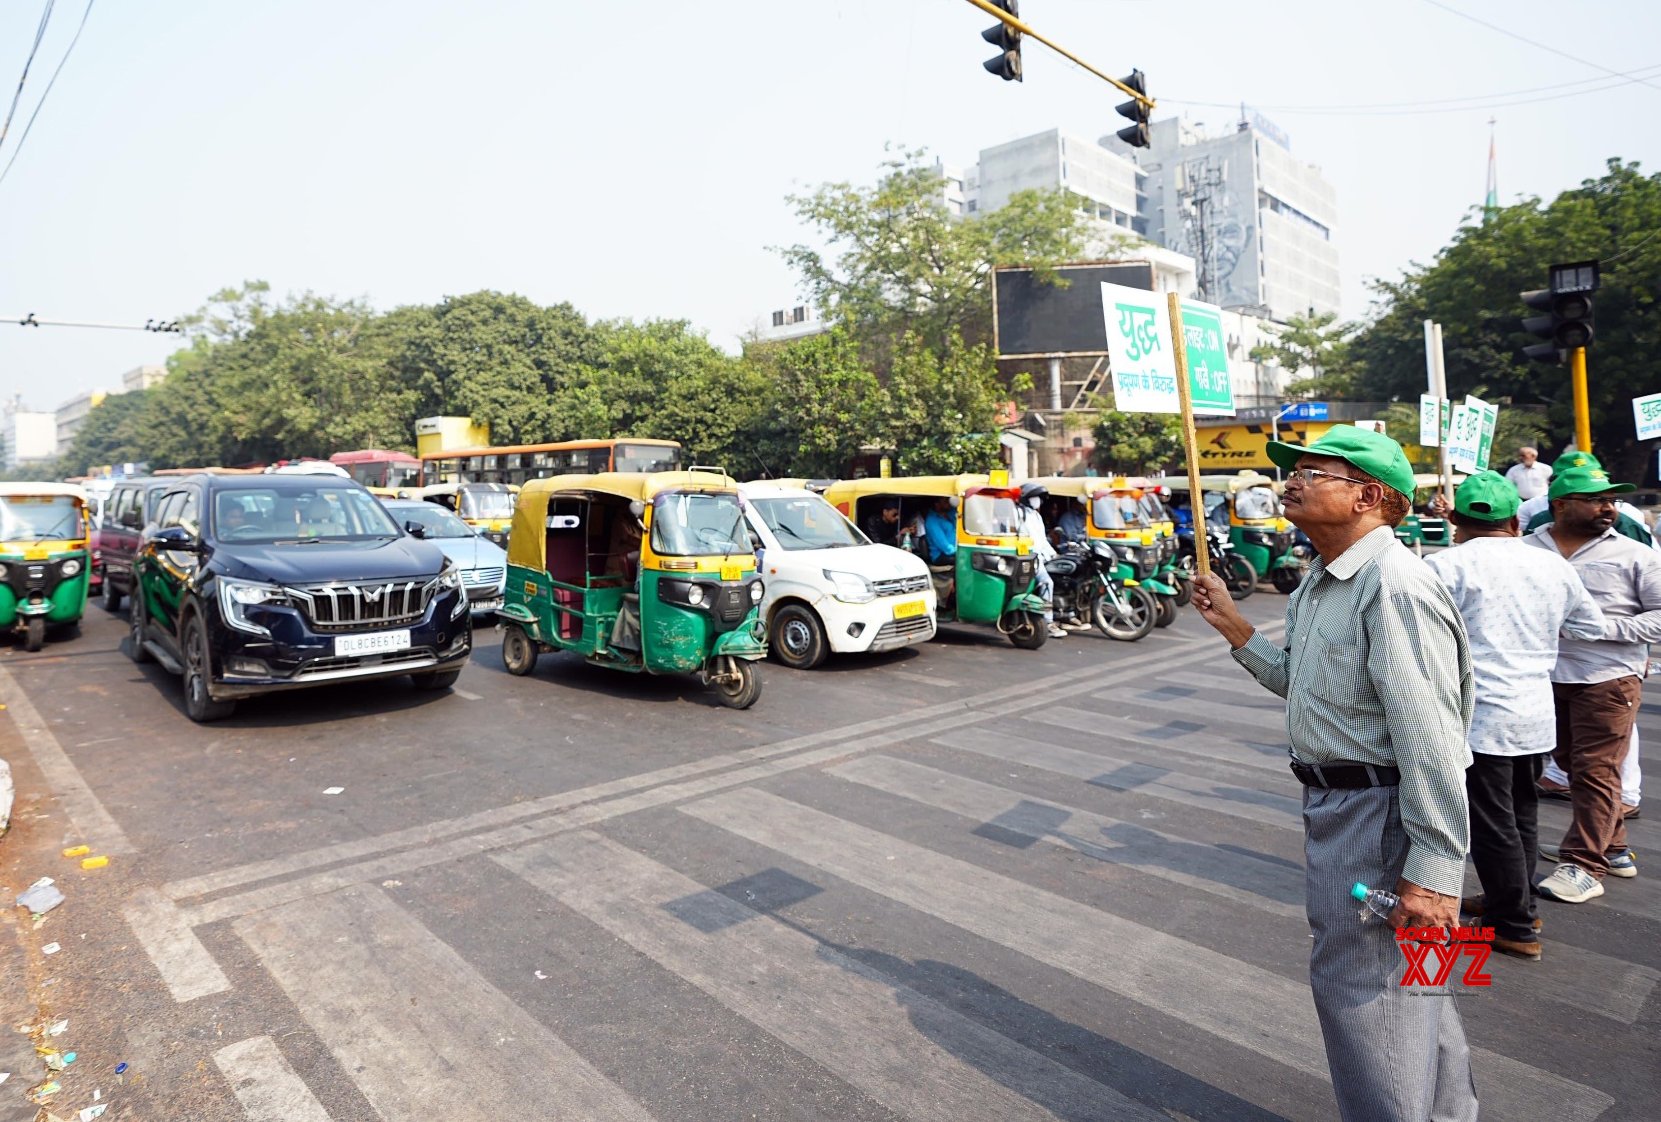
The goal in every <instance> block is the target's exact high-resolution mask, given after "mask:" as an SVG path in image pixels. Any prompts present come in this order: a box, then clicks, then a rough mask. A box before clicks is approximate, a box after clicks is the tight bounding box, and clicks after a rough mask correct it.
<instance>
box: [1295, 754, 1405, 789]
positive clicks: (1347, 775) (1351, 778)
mask: <svg viewBox="0 0 1661 1122" xmlns="http://www.w3.org/2000/svg"><path fill="white" fill-rule="evenodd" d="M1292 774H1293V775H1295V776H1297V777H1298V782H1300V783H1302V784H1303V785H1304V786H1305V787H1395V786H1398V785H1399V784H1400V783H1401V772H1400V771H1398V770H1397V769H1395V768H1393V767H1391V766H1390V765H1388V764H1351V763H1334V764H1305V763H1300V762H1299V761H1297V760H1293V761H1292Z"/></svg>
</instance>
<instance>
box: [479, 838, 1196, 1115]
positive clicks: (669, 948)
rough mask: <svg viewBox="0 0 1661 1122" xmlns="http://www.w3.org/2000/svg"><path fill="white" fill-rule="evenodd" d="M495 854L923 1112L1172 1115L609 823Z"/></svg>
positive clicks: (889, 1102)
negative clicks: (625, 837) (899, 979)
mask: <svg viewBox="0 0 1661 1122" xmlns="http://www.w3.org/2000/svg"><path fill="white" fill-rule="evenodd" d="M492 859H493V860H495V861H496V862H498V863H499V864H501V865H503V866H504V867H506V868H508V869H510V870H512V871H513V872H514V873H516V874H518V875H519V876H521V877H523V878H524V879H525V880H527V881H529V882H530V883H531V884H533V885H535V886H536V887H537V888H539V889H541V890H542V891H544V892H546V893H548V895H550V896H552V897H553V898H554V899H555V900H558V901H559V902H560V903H561V904H563V905H565V906H566V907H568V908H571V909H572V910H574V911H576V912H577V913H579V914H580V915H583V916H585V917H587V918H588V919H589V920H591V921H593V922H594V923H596V924H598V925H599V926H600V927H602V928H604V929H605V930H606V931H608V932H610V933H611V934H612V935H614V936H616V937H617V938H619V939H621V940H623V941H624V942H625V943H627V944H628V945H629V946H631V947H633V948H634V949H635V950H637V951H639V952H641V953H642V954H644V955H646V956H647V957H648V958H650V959H652V960H653V961H654V962H657V963H658V964H659V965H661V966H663V967H664V968H665V969H667V970H669V971H671V972H673V973H674V974H676V975H678V976H679V977H681V978H683V979H685V980H686V981H688V982H690V983H692V984H693V985H694V986H696V987H698V988H699V989H700V990H702V991H704V992H705V993H707V994H709V995H710V996H711V997H712V998H714V999H715V1000H716V1001H718V1002H720V1003H721V1004H722V1005H723V1006H725V1007H726V1008H727V1009H729V1010H731V1011H732V1012H734V1013H736V1014H738V1015H739V1016H741V1017H743V1018H744V1019H745V1020H747V1021H749V1022H751V1023H752V1024H755V1025H756V1026H758V1027H759V1028H761V1029H762V1030H764V1031H766V1032H768V1033H770V1034H771V1035H773V1036H775V1037H777V1038H778V1039H779V1040H780V1041H782V1042H783V1043H785V1044H787V1045H789V1046H790V1047H792V1048H794V1049H796V1050H797V1051H799V1052H801V1053H802V1054H803V1055H805V1056H807V1057H808V1058H809V1059H811V1060H813V1061H814V1062H815V1063H818V1064H819V1065H821V1066H822V1067H824V1068H826V1069H827V1070H829V1071H831V1072H832V1073H834V1074H835V1075H837V1076H839V1077H840V1078H842V1079H843V1080H845V1081H846V1082H848V1083H850V1084H852V1085H853V1086H854V1087H856V1088H858V1089H859V1090H860V1091H862V1092H864V1093H865V1094H866V1095H868V1096H870V1097H871V1098H872V1099H874V1100H876V1101H877V1102H879V1103H881V1104H883V1105H884V1106H885V1107H887V1108H888V1109H890V1110H892V1111H894V1112H895V1113H897V1114H900V1115H903V1116H904V1117H906V1118H908V1119H912V1120H913V1122H962V1120H963V1119H965V1118H996V1119H998V1120H999V1122H1005V1120H1008V1122H1027V1120H1033V1122H1037V1120H1055V1119H1078V1118H1091V1119H1103V1120H1104V1122H1105V1120H1113V1119H1124V1120H1127V1122H1130V1120H1135V1122H1154V1120H1155V1119H1164V1118H1165V1115H1163V1114H1162V1113H1160V1112H1158V1111H1156V1110H1153V1109H1151V1108H1149V1107H1146V1106H1143V1105H1141V1104H1139V1103H1136V1102H1133V1101H1132V1100H1130V1099H1127V1098H1126V1097H1125V1096H1123V1095H1121V1094H1120V1093H1119V1092H1117V1091H1115V1090H1113V1089H1112V1088H1110V1087H1107V1086H1104V1085H1103V1084H1101V1083H1098V1082H1096V1081H1095V1080H1093V1079H1090V1078H1088V1077H1086V1076H1083V1075H1080V1074H1078V1073H1077V1072H1074V1071H1071V1070H1070V1069H1068V1068H1065V1067H1063V1066H1061V1065H1060V1064H1058V1063H1056V1062H1055V1061H1053V1060H1051V1059H1049V1058H1047V1057H1045V1056H1042V1055H1039V1054H1038V1053H1037V1052H1034V1051H1032V1050H1031V1049H1029V1048H1026V1047H1025V1046H1023V1045H1021V1044H1018V1043H1016V1042H1014V1041H1012V1040H1010V1039H1008V1038H1007V1037H1004V1036H1002V1035H1000V1034H999V1033H997V1032H995V1031H993V1030H992V1029H989V1028H986V1027H985V1026H984V1025H981V1024H979V1023H977V1022H975V1021H972V1020H970V1019H969V1018H967V1017H964V1016H963V1015H962V1014H959V1013H957V1012H955V1011H953V1010H951V1009H948V1008H947V1007H945V1006H944V1005H941V1004H940V1003H939V1002H937V1001H935V1000H933V999H932V998H928V997H924V996H923V995H922V994H919V993H917V992H916V991H915V990H912V989H910V988H909V987H907V986H904V985H901V984H899V983H896V982H894V981H891V980H889V979H887V978H886V977H884V976H883V975H882V974H881V973H879V972H878V971H876V970H874V969H872V968H871V967H869V966H866V965H865V964H863V963H861V962H858V961H856V960H855V959H853V958H851V957H849V956H848V955H845V954H843V953H841V951H839V950H838V949H837V948H836V947H835V946H834V945H832V944H828V943H826V942H824V941H822V940H819V939H816V938H814V937H813V936H812V935H809V934H807V933H806V932H804V931H800V930H797V929H794V928H792V927H790V926H788V925H786V924H784V923H781V922H779V921H778V920H775V919H773V918H771V917H768V916H763V915H762V914H760V913H758V912H754V911H751V910H750V909H749V908H746V907H744V906H743V905H742V904H739V903H737V902H736V901H734V900H732V899H729V898H728V897H726V896H724V895H722V894H721V893H719V892H716V891H713V890H711V889H706V888H705V887H704V886H703V885H701V884H699V883H697V882H696V881H693V880H691V879H689V878H687V877H685V876H682V875H681V874H680V873H678V872H675V871H674V870H673V869H669V868H667V867H665V866H663V865H660V864H658V863H657V862H656V861H653V860H651V859H650V858H647V857H644V856H642V855H640V854H639V853H636V852H635V851H634V850H632V849H628V848H627V847H625V846H622V845H620V844H618V843H617V842H614V841H611V840H610V839H608V838H605V837H602V836H601V835H599V834H596V833H593V832H591V831H582V832H578V833H572V834H566V835H563V836H561V837H559V838H555V839H551V840H549V841H544V842H538V843H536V844H534V845H530V846H525V847H523V848H521V849H516V850H512V851H509V852H504V853H497V854H493V855H492ZM852 1026H857V1028H854V1027H852Z"/></svg>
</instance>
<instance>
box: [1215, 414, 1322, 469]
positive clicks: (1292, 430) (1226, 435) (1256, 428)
mask: <svg viewBox="0 0 1661 1122" xmlns="http://www.w3.org/2000/svg"><path fill="white" fill-rule="evenodd" d="M1330 428H1332V422H1330V421H1295V422H1292V423H1287V422H1285V421H1282V422H1281V423H1280V439H1281V440H1283V441H1285V442H1286V443H1288V444H1303V445H1308V444H1310V443H1313V442H1314V441H1315V440H1316V439H1317V438H1319V437H1320V436H1321V435H1322V434H1324V433H1325V432H1326V431H1327V430H1328V429H1330ZM1197 436H1198V440H1197V441H1196V442H1195V444H1194V448H1195V450H1196V451H1197V452H1198V453H1199V460H1200V470H1201V471H1202V472H1235V471H1239V470H1240V469H1241V468H1267V469H1270V470H1272V469H1273V468H1274V466H1275V465H1274V461H1272V460H1270V459H1269V451H1268V444H1269V441H1270V440H1271V439H1273V436H1274V426H1273V425H1271V424H1270V423H1269V422H1268V421H1258V422H1253V423H1247V424H1234V425H1207V426H1205V427H1203V428H1201V429H1200V430H1199V431H1198V433H1197Z"/></svg>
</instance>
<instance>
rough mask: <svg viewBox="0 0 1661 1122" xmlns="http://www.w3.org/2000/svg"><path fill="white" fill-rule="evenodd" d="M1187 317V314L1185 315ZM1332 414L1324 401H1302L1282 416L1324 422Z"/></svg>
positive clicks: (1294, 419) (1287, 409)
mask: <svg viewBox="0 0 1661 1122" xmlns="http://www.w3.org/2000/svg"><path fill="white" fill-rule="evenodd" d="M1184 314H1185V315H1186V314H1187V313H1184ZM1330 412H1331V410H1330V409H1328V407H1327V403H1326V402H1324V401H1300V402H1298V403H1297V404H1296V405H1289V406H1287V407H1286V410H1285V411H1284V412H1282V413H1281V414H1280V419H1281V420H1283V421H1324V420H1327V419H1328V414H1329V413H1330Z"/></svg>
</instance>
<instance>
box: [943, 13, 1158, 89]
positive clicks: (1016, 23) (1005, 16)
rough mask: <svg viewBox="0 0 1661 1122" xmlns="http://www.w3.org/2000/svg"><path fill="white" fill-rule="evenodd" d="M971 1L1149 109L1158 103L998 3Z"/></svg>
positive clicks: (990, 14)
mask: <svg viewBox="0 0 1661 1122" xmlns="http://www.w3.org/2000/svg"><path fill="white" fill-rule="evenodd" d="M969 3H971V4H973V5H974V6H975V7H977V8H979V9H980V10H981V11H983V12H985V13H986V14H987V15H989V16H994V17H996V18H997V19H998V20H999V21H1000V22H1002V23H1005V24H1007V25H1009V26H1010V27H1012V28H1014V29H1015V30H1016V31H1019V32H1020V33H1021V34H1022V35H1028V36H1031V37H1032V38H1034V39H1036V40H1038V41H1039V42H1040V43H1042V44H1044V45H1045V46H1046V47H1048V48H1050V50H1052V51H1054V52H1055V53H1056V54H1058V55H1060V56H1061V57H1062V58H1065V59H1067V60H1068V61H1070V62H1075V63H1077V64H1078V65H1080V66H1082V67H1084V69H1086V70H1088V71H1090V73H1092V74H1094V75H1095V76H1096V77H1098V78H1100V79H1101V80H1102V81H1104V82H1106V83H1108V84H1109V85H1111V86H1114V87H1117V89H1118V90H1119V92H1120V93H1126V94H1129V95H1130V96H1131V97H1133V98H1135V99H1136V100H1137V101H1139V102H1141V103H1142V104H1143V105H1145V106H1147V107H1148V109H1150V110H1152V109H1153V107H1154V106H1155V105H1156V104H1158V103H1157V102H1155V101H1154V99H1153V98H1151V97H1149V96H1148V95H1147V94H1145V93H1138V92H1136V91H1135V90H1133V89H1131V88H1130V87H1129V86H1127V85H1125V84H1124V83H1123V82H1121V81H1119V79H1117V78H1111V77H1109V76H1108V75H1106V74H1103V73H1102V72H1101V71H1100V70H1097V69H1096V68H1095V67H1094V66H1091V65H1090V64H1089V63H1088V62H1085V61H1084V60H1083V59H1082V58H1080V57H1079V56H1078V55H1075V54H1074V53H1073V52H1072V51H1069V50H1068V49H1067V48H1066V47H1063V46H1061V45H1060V44H1058V43H1054V42H1051V41H1050V40H1049V39H1046V38H1044V37H1043V36H1042V35H1040V34H1038V32H1036V31H1034V30H1033V29H1032V28H1030V27H1028V26H1027V25H1026V24H1024V23H1022V22H1021V21H1020V20H1019V19H1016V18H1015V17H1014V16H1012V15H1010V14H1009V13H1008V12H1006V11H1004V10H1003V9H1002V8H1000V7H997V6H996V5H994V4H993V3H992V2H991V0H969Z"/></svg>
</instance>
